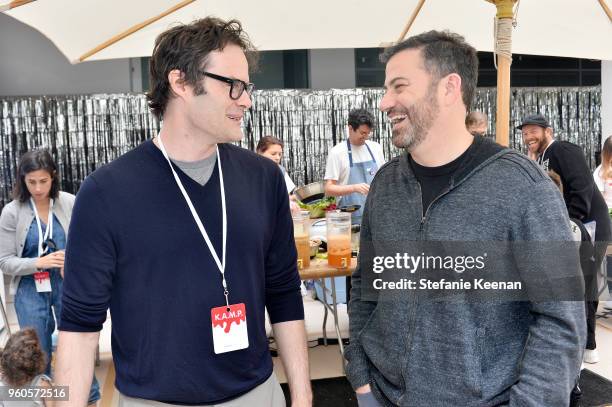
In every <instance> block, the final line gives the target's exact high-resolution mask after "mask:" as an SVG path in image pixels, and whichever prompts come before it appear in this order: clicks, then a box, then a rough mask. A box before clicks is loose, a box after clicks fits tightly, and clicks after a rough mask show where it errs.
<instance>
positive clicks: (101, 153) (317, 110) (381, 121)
mask: <svg viewBox="0 0 612 407" xmlns="http://www.w3.org/2000/svg"><path fill="white" fill-rule="evenodd" d="M382 95H383V91H382V89H374V88H371V89H331V90H324V91H319V90H317V91H313V90H288V89H283V90H261V91H256V92H255V94H254V96H253V107H252V108H251V109H250V111H249V112H247V114H246V115H245V118H244V123H243V126H244V133H245V138H244V139H243V141H241V142H240V143H238V144H240V145H241V146H242V147H244V148H248V149H250V150H253V149H254V148H255V146H256V145H257V142H258V141H259V139H260V138H261V137H262V136H265V135H273V136H276V137H278V138H280V139H281V140H283V142H284V143H285V149H284V157H283V165H284V166H285V168H286V169H287V171H288V172H289V174H290V175H291V177H292V178H293V181H294V182H295V183H296V185H302V184H306V183H309V182H314V181H319V180H321V179H323V175H324V173H325V162H326V159H327V154H328V151H329V149H330V148H331V147H332V146H333V145H335V144H336V143H339V142H341V141H343V140H345V139H346V120H347V118H348V112H349V111H350V110H351V109H352V108H356V107H363V108H366V109H370V110H371V111H372V112H373V113H374V114H375V118H376V124H375V128H374V129H373V130H374V131H373V135H372V139H373V140H375V141H378V142H380V143H381V144H382V145H383V150H384V154H385V157H386V158H387V159H389V158H391V157H393V156H395V155H398V154H399V150H398V149H397V148H395V147H394V146H393V145H392V144H391V129H390V126H389V122H388V121H387V120H386V118H385V115H384V114H382V113H381V112H380V111H379V110H378V106H379V103H380V99H381V98H382ZM495 98H496V90H495V88H480V89H478V90H477V93H476V97H475V101H474V103H473V106H472V110H480V111H482V112H484V113H486V114H487V115H488V116H489V117H490V118H491V120H490V122H489V134H493V133H494V130H495V100H496V99H495ZM600 109H601V89H600V87H581V88H514V89H513V91H512V100H511V116H510V121H511V122H510V125H511V130H510V147H513V148H516V149H518V150H520V151H523V152H525V148H524V146H523V144H522V140H521V134H520V131H518V130H515V129H514V127H515V126H517V125H518V124H519V123H520V121H521V118H522V117H523V116H524V115H526V114H530V113H535V112H540V113H543V114H545V115H546V116H547V117H548V119H549V121H550V123H551V124H552V126H553V128H554V132H555V136H556V137H557V138H558V139H561V140H569V141H571V142H573V143H576V144H578V145H580V146H582V148H583V149H584V152H585V155H586V157H587V162H588V164H589V166H590V167H591V168H594V167H595V154H596V152H598V151H600V141H601V114H600ZM0 120H1V121H0V148H2V154H1V155H0V171H1V173H0V205H1V206H4V204H5V203H7V202H9V201H10V200H11V189H12V185H13V182H14V177H15V169H16V166H17V163H18V161H19V157H20V156H21V155H22V154H23V153H24V152H26V151H27V150H29V149H33V148H47V149H49V150H50V151H51V153H52V155H53V156H54V157H55V160H56V161H57V164H58V166H59V172H60V179H61V184H62V185H61V188H62V190H64V191H68V192H73V193H76V192H77V190H78V188H79V186H80V184H81V182H82V181H83V179H84V178H85V177H86V176H87V175H88V174H89V173H91V172H92V171H94V170H95V169H96V168H98V167H100V166H101V165H104V164H106V163H108V162H110V161H112V160H113V159H115V158H116V157H118V156H119V155H121V154H123V153H125V152H127V151H129V150H130V149H132V148H133V147H135V146H137V145H138V144H140V143H142V142H143V141H144V140H146V139H149V138H151V137H153V136H155V135H156V134H157V132H158V131H159V126H160V123H159V122H158V121H157V119H155V117H154V116H153V115H152V114H150V113H149V110H148V107H147V103H146V98H145V96H144V95H142V94H109V95H106V94H102V95H78V96H40V97H11V98H0Z"/></svg>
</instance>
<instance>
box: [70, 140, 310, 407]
mask: <svg viewBox="0 0 612 407" xmlns="http://www.w3.org/2000/svg"><path fill="white" fill-rule="evenodd" d="M219 152H220V156H221V165H222V166H223V177H224V182H225V194H226V202H227V219H228V226H227V264H226V279H227V283H228V289H229V301H230V303H233V304H237V303H244V304H245V305H246V313H247V326H248V333H249V347H248V348H247V349H243V350H238V351H234V352H228V353H223V354H219V355H216V354H215V353H214V350H213V342H212V324H211V309H212V308H214V307H218V306H221V305H224V304H225V297H224V296H223V288H222V285H221V274H220V272H219V269H218V268H217V265H216V263H215V262H214V260H213V257H212V256H211V254H210V251H209V250H208V248H207V246H206V243H205V241H204V239H203V238H202V235H201V234H200V232H199V230H198V228H197V226H196V224H195V222H194V220H193V217H192V215H191V212H190V211H189V208H188V207H187V204H186V203H185V200H184V198H183V196H182V194H181V193H180V190H179V188H178V187H177V185H176V182H175V180H174V178H173V176H172V173H171V171H170V168H169V166H168V163H167V161H166V160H165V159H164V157H163V155H162V153H161V152H160V151H159V150H158V149H157V147H155V145H154V144H153V143H152V142H151V141H147V142H145V143H143V144H142V145H140V146H139V147H137V148H136V149H134V150H132V151H131V152H129V153H127V154H125V155H124V156H122V157H120V158H118V159H117V160H115V161H114V162H112V163H111V164H109V165H107V166H105V167H102V168H100V169H98V170H97V171H95V172H94V173H93V174H92V175H90V176H89V177H88V178H87V179H86V180H85V181H84V182H83V184H82V186H81V189H80V191H79V193H78V195H77V199H76V202H75V206H74V210H73V214H72V221H71V224H70V231H69V233H70V239H69V241H68V247H67V249H66V263H65V277H66V279H65V281H64V295H63V300H62V301H63V310H62V315H61V321H60V324H59V329H60V330H63V331H78V332H94V331H99V330H100V329H101V328H102V323H103V322H104V320H105V318H106V310H107V308H108V307H109V306H110V310H111V316H112V320H113V333H112V350H113V360H114V363H115V367H116V372H117V376H116V377H117V379H116V383H115V384H116V386H117V389H118V390H119V391H120V392H121V393H123V394H125V395H127V396H130V397H137V398H144V399H149V400H157V401H162V402H167V403H179V404H215V403H222V402H225V401H228V400H230V399H232V398H235V397H238V396H240V395H241V394H243V393H246V392H247V391H249V390H251V389H253V388H254V387H255V386H257V385H259V384H260V383H263V382H264V381H265V380H266V379H267V378H268V377H269V376H270V374H271V373H272V360H271V358H270V353H269V350H268V341H267V338H266V332H265V320H264V308H267V309H268V313H269V315H270V321H271V322H272V323H273V324H274V323H277V322H283V321H291V320H300V319H303V317H304V310H303V304H302V299H301V295H300V278H299V274H298V272H297V267H296V265H297V253H296V249H295V244H294V240H293V224H292V220H291V215H290V212H289V202H288V196H287V190H286V187H285V181H284V179H283V176H282V174H281V171H280V170H279V168H278V166H277V165H276V164H275V163H274V162H273V161H271V160H269V159H267V158H265V157H260V156H258V155H256V154H254V153H252V152H250V151H248V150H245V149H242V148H239V147H236V146H232V145H229V144H223V145H219ZM175 171H176V172H177V173H178V174H179V177H180V179H181V181H182V183H183V185H184V186H185V189H186V190H187V192H188V194H189V196H190V198H191V200H192V201H193V204H194V206H195V208H196V211H197V212H198V214H199V216H200V218H201V219H202V222H203V224H204V226H205V228H206V230H207V232H208V234H209V236H210V239H211V241H212V243H213V245H214V247H215V249H216V250H217V253H221V198H220V192H219V172H218V163H217V164H216V165H215V169H214V171H213V174H212V176H211V178H210V180H209V181H208V182H207V183H206V184H205V185H204V186H201V185H199V184H198V183H197V182H195V181H193V180H192V179H191V178H189V177H188V176H187V175H186V174H185V173H183V172H182V171H181V170H180V169H179V168H178V167H176V166H175Z"/></svg>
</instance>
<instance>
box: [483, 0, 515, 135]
mask: <svg viewBox="0 0 612 407" xmlns="http://www.w3.org/2000/svg"><path fill="white" fill-rule="evenodd" d="M487 1H489V2H491V3H495V6H496V7H497V15H496V16H495V18H496V24H495V55H496V57H497V115H496V118H495V139H496V141H497V142H498V143H499V144H501V145H502V146H508V144H509V134H510V65H511V64H512V21H513V18H514V11H513V6H514V3H516V0H487Z"/></svg>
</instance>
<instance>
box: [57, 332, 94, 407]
mask: <svg viewBox="0 0 612 407" xmlns="http://www.w3.org/2000/svg"><path fill="white" fill-rule="evenodd" d="M99 337H100V332H64V331H60V332H59V336H58V344H57V353H56V355H55V358H56V361H55V363H56V367H55V375H54V381H55V385H56V386H67V387H68V393H69V396H70V398H69V400H68V401H61V402H60V401H57V402H55V404H54V406H56V407H67V406H70V407H72V406H75V407H84V406H86V405H87V401H88V397H89V389H90V387H91V378H92V377H93V374H94V360H95V354H96V347H97V346H98V339H99Z"/></svg>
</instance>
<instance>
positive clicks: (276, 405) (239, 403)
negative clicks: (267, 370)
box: [119, 373, 286, 407]
mask: <svg viewBox="0 0 612 407" xmlns="http://www.w3.org/2000/svg"><path fill="white" fill-rule="evenodd" d="M147 406H158V407H170V406H175V404H167V403H160V402H159V401H152V400H145V399H135V398H132V397H128V396H124V395H123V394H121V393H119V407H147ZM285 406H286V404H285V395H284V394H283V389H281V387H280V384H279V383H278V379H277V378H276V375H275V374H274V373H272V375H271V376H270V377H269V378H268V380H266V381H265V382H263V383H262V384H260V385H259V386H257V387H255V388H254V389H253V390H251V391H249V392H248V393H246V394H243V395H242V396H240V397H238V398H237V399H233V400H231V401H228V402H225V403H221V404H214V407H285ZM177 407H184V406H177ZM208 407H211V406H210V405H209V406H208Z"/></svg>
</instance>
